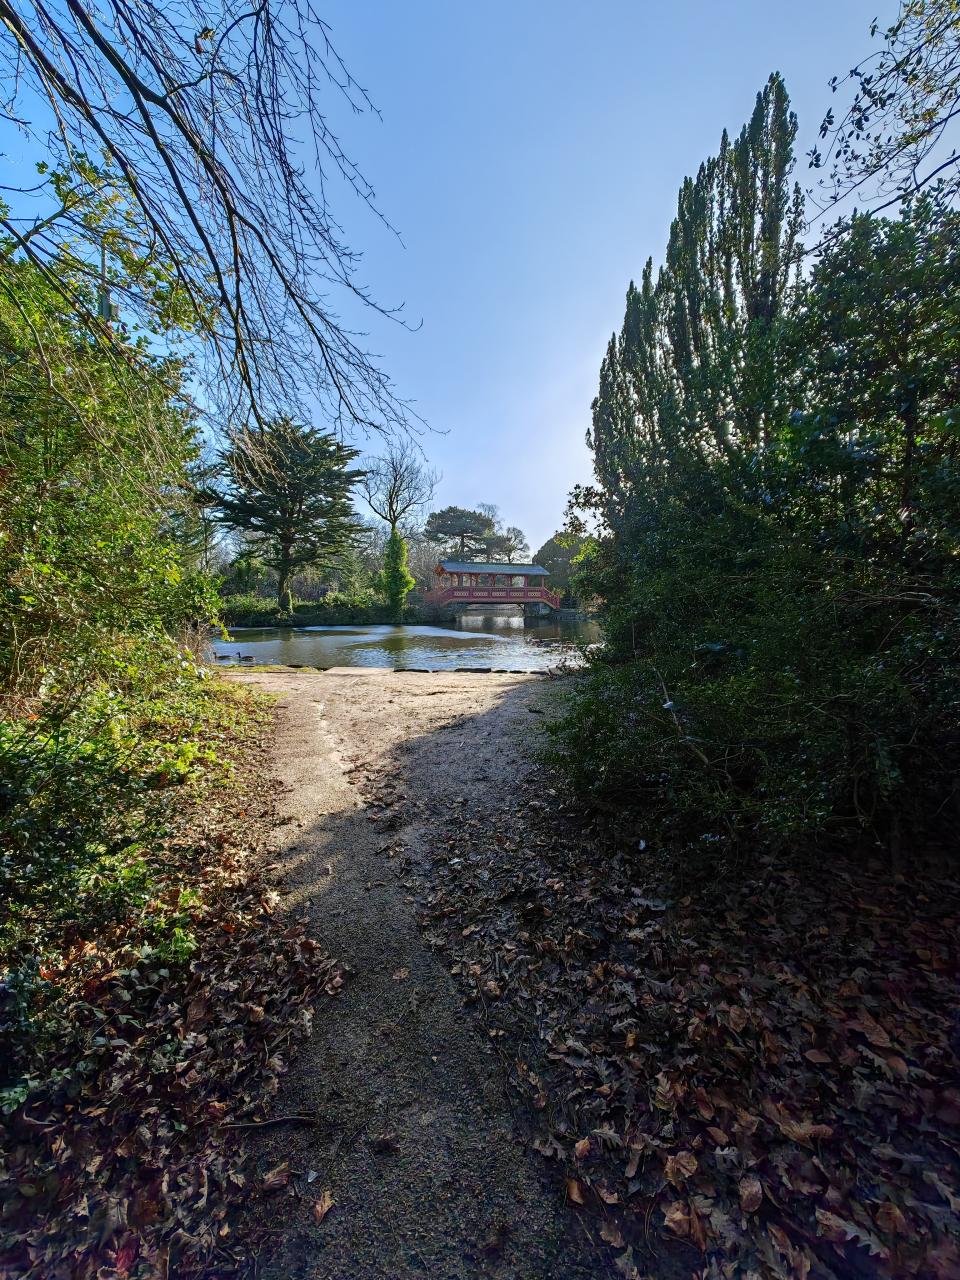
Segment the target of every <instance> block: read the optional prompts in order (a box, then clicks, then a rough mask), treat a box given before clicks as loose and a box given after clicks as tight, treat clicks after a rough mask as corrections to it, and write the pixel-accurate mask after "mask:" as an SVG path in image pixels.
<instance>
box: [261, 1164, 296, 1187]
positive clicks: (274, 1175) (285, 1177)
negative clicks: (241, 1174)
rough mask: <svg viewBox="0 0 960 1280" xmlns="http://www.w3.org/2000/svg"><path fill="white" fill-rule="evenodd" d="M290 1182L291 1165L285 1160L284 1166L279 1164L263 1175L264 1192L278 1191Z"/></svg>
mask: <svg viewBox="0 0 960 1280" xmlns="http://www.w3.org/2000/svg"><path fill="white" fill-rule="evenodd" d="M289 1181H290V1163H289V1161H287V1160H284V1162H283V1164H278V1165H277V1166H276V1167H275V1168H273V1169H271V1170H270V1171H269V1172H268V1173H265V1174H264V1175H263V1189H264V1191H277V1190H278V1189H279V1188H280V1187H285V1186H286V1185H287V1183H288V1182H289Z"/></svg>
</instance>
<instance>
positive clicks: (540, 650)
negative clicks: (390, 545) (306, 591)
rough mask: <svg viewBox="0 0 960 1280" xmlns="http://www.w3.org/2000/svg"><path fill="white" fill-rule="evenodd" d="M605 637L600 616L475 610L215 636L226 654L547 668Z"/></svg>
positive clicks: (332, 662)
mask: <svg viewBox="0 0 960 1280" xmlns="http://www.w3.org/2000/svg"><path fill="white" fill-rule="evenodd" d="M599 638H600V629H599V627H598V626H597V624H596V623H595V622H553V621H550V620H549V619H540V618H537V619H524V618H520V617H498V616H491V617H484V616H480V615H476V616H475V615H470V616H468V617H465V618H460V619H457V620H456V621H453V622H451V623H450V625H449V626H448V627H298V628H296V629H295V630H287V629H286V628H277V627H244V628H238V629H237V630H234V631H231V632H230V638H229V639H228V640H220V639H215V640H213V641H212V642H211V643H212V647H213V650H214V653H215V654H216V655H217V656H218V661H220V662H224V661H229V662H238V661H239V660H240V659H241V658H252V659H253V661H254V662H263V663H268V662H279V663H284V664H285V665H287V666H289V665H293V664H299V665H301V666H305V667H426V668H428V669H430V670H432V671H435V670H445V671H449V670H452V669H453V668H454V667H493V668H496V669H499V670H515V671H521V670H522V671H545V670H546V669H547V668H548V667H553V666H556V664H557V663H558V662H559V661H560V660H561V659H566V660H567V661H568V662H576V661H578V660H579V655H580V651H581V648H582V646H583V645H586V644H593V643H595V642H596V641H597V640H599Z"/></svg>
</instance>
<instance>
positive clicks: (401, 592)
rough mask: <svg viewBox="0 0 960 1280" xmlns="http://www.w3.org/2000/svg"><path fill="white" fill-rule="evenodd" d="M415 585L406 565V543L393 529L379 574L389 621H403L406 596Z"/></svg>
mask: <svg viewBox="0 0 960 1280" xmlns="http://www.w3.org/2000/svg"><path fill="white" fill-rule="evenodd" d="M415 586H416V582H415V580H414V577H413V574H412V573H411V572H410V570H409V568H408V567H407V544H406V542H405V541H404V539H403V536H402V535H401V534H400V533H399V532H398V531H397V530H396V529H393V530H392V531H391V533H390V537H389V538H388V539H387V545H386V548H385V550H384V557H383V573H382V574H381V575H380V590H381V591H382V593H383V595H384V598H385V599H386V602H387V608H388V610H389V613H390V621H391V622H396V623H398V624H399V623H401V622H403V610H404V606H405V605H406V600H407V596H408V595H409V594H410V592H411V591H412V590H413V588H414V587H415Z"/></svg>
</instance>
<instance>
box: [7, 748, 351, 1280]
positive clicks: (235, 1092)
mask: <svg viewBox="0 0 960 1280" xmlns="http://www.w3.org/2000/svg"><path fill="white" fill-rule="evenodd" d="M257 745H260V746H262V742H261V743H260V744H257ZM262 769H263V757H262V753H261V751H259V750H250V751H249V752H248V754H247V756H246V758H245V759H244V761H243V762H242V763H241V764H240V766H239V770H238V773H237V776H236V777H235V779H234V781H233V782H232V783H231V784H230V786H229V788H228V787H223V788H222V789H221V790H219V791H217V792H215V793H214V794H213V795H211V796H207V797H206V798H205V801H204V803H203V805H201V806H198V807H197V809H196V811H194V812H191V813H189V814H188V815H187V816H186V818H185V819H184V820H183V822H182V823H181V827H182V829H180V830H178V831H177V832H175V833H174V835H173V836H172V837H171V839H170V840H168V841H167V842H166V843H165V846H164V847H163V848H162V849H157V850H155V857H156V859H157V861H158V863H162V864H165V865H166V866H167V867H168V870H169V879H170V882H171V884H173V885H175V886H176V890H175V892H176V894H177V895H179V892H180V889H182V888H183V887H184V886H185V885H186V886H192V887H194V888H195V889H196V890H197V893H196V895H195V896H196V900H197V905H196V906H195V907H194V908H193V910H192V912H191V916H192V919H191V932H192V935H193V938H194V941H195V944H196V945H195V949H194V950H193V952H192V953H191V955H190V957H189V960H187V961H186V962H184V963H181V964H164V963H163V962H162V960H161V959H160V958H158V956H157V955H155V954H152V953H151V951H150V949H149V948H144V946H143V945H142V940H140V939H138V938H136V937H135V936H131V934H130V931H129V929H125V928H124V927H120V928H117V929H116V930H115V931H114V932H113V933H112V934H102V935H101V936H98V937H96V938H95V939H86V940H84V939H77V940H76V942H75V943H74V944H73V946H72V950H69V951H67V952H65V953H64V955H63V958H62V962H61V965H60V968H59V970H58V972H56V973H51V974H50V979H51V991H52V992H55V993H56V1000H57V1002H58V1009H57V1013H58V1018H59V1025H60V1034H59V1038H58V1039H57V1041H56V1042H55V1043H52V1044H48V1045H46V1046H44V1051H43V1057H42V1061H38V1063H37V1071H36V1078H35V1079H32V1080H29V1081H28V1092H27V1094H26V1097H25V1098H24V1099H23V1101H22V1102H21V1103H20V1105H19V1106H17V1107H16V1108H15V1109H14V1110H13V1111H12V1112H10V1113H9V1114H7V1115H5V1116H0V1141H2V1147H3V1157H2V1160H0V1199H2V1202H3V1212H2V1218H0V1277H3V1280H14V1277H16V1280H68V1278H69V1280H88V1278H89V1280H93V1277H97V1278H98V1280H123V1278H125V1277H137V1278H140V1277H155V1276H160V1277H165V1278H166V1277H170V1278H171V1280H172V1278H173V1277H176V1280H192V1278H193V1277H200V1276H210V1277H216V1278H217V1280H221V1278H223V1277H228V1276H230V1275H234V1274H238V1273H242V1272H243V1270H244V1268H245V1267H246V1265H247V1263H248V1261H249V1257H250V1254H251V1251H252V1249H253V1248H255V1246H256V1244H257V1241H256V1239H255V1238H253V1237H252V1236H251V1233H250V1222H251V1218H250V1215H242V1220H241V1215H240V1214H239V1213H238V1212H237V1210H238V1208H239V1206H240V1205H242V1204H244V1202H246V1201H247V1200H248V1199H249V1197H250V1196H251V1195H252V1194H254V1193H260V1192H262V1193H264V1194H274V1193H276V1192H278V1191H283V1190H284V1188H286V1186H287V1184H288V1183H289V1181H290V1177H291V1170H290V1168H289V1166H288V1165H281V1166H279V1167H277V1168H275V1169H272V1170H270V1171H269V1172H268V1173H267V1174H266V1176H265V1177H257V1176H256V1174H255V1173H253V1172H251V1171H250V1170H249V1169H248V1167H247V1166H248V1160H247V1152H246V1142H247V1140H248V1131H249V1130H251V1129H253V1128H255V1127H256V1125H257V1120H256V1119H255V1118H257V1117H262V1116H263V1115H264V1114H265V1113H266V1109H267V1108H268V1105H269V1102H270V1099H271V1098H272V1096H273V1095H274V1093H275V1092H276V1090H277V1087H278V1083H279V1080H280V1077H281V1076H282V1075H283V1073H284V1072H285V1071H286V1069H287V1066H288V1060H289V1056H290V1054H291V1052H292V1050H293V1048H294V1046H295V1043H296V1041H297V1039H298V1038H299V1037H301V1036H303V1035H304V1034H305V1033H306V1032H307V1031H308V1029H309V1027H310V1021H311V1017H312V1010H313V1007H314V1005H315V1003H316V1002H317V1001H318V1000H320V999H323V998H324V997H325V996H334V995H336V994H337V991H338V990H339V988H340V986H341V984H342V980H343V979H342V974H341V972H340V969H339V968H338V966H337V964H336V963H335V962H334V961H333V960H332V959H331V958H330V957H329V956H328V955H327V954H326V953H325V952H324V951H323V949H322V948H321V947H320V945H319V944H318V943H317V942H316V941H315V940H313V939H312V938H311V937H309V936H308V935H307V932H306V930H305V928H304V924H303V922H302V921H297V920H291V919H290V918H284V917H283V916H282V914H279V913H277V911H276V907H277V903H278V900H279V899H278V895H277V893H276V889H275V887H274V884H273V882H272V879H271V873H272V871H273V869H272V868H270V867H269V866H266V865H265V863H264V859H263V857H262V848H261V847H260V845H259V844H258V840H262V838H263V837H265V835H266V833H267V832H268V831H269V830H270V828H271V825H272V821H273V813H274V808H273V797H272V795H271V794H270V790H269V788H264V786H263V778H262ZM295 1119H304V1117H295ZM260 1122H261V1123H262V1121H260ZM328 1195H329V1193H326V1192H325V1193H324V1195H323V1196H322V1197H321V1198H320V1200H319V1201H318V1204H319V1205H321V1206H324V1207H323V1209H322V1213H323V1214H326V1213H327V1212H328V1211H329V1208H330V1203H331V1202H328V1200H327V1197H328ZM238 1227H239V1229H238Z"/></svg>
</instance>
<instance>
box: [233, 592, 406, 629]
mask: <svg viewBox="0 0 960 1280" xmlns="http://www.w3.org/2000/svg"><path fill="white" fill-rule="evenodd" d="M410 617H411V611H410V610H407V620H408V621H409V620H410ZM220 619H221V621H222V622H223V624H224V626H227V627H345V626H372V625H377V624H383V623H390V622H392V621H393V617H392V615H391V609H390V606H389V605H388V604H386V603H385V602H384V601H383V600H382V599H381V598H380V597H379V596H378V595H377V594H376V593H375V592H373V591H356V592H351V593H347V592H339V591H332V592H330V594H329V595H327V596H324V598H323V599H322V600H318V601H304V602H302V603H300V604H296V605H294V608H293V611H292V612H288V611H287V610H284V609H280V608H279V607H278V606H277V605H275V604H273V603H272V602H271V601H270V600H265V599H263V598H262V597H261V596H227V597H225V598H224V599H223V600H222V601H221V603H220Z"/></svg>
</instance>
